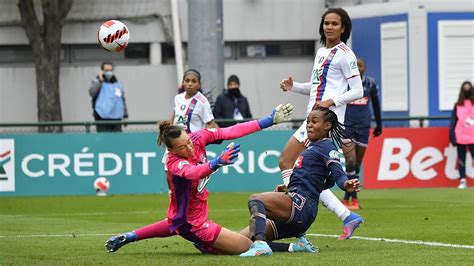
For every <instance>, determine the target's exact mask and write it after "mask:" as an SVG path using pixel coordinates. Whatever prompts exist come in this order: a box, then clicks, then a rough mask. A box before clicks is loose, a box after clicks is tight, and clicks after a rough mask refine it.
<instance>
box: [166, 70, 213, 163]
mask: <svg viewBox="0 0 474 266" xmlns="http://www.w3.org/2000/svg"><path fill="white" fill-rule="evenodd" d="M181 86H182V88H183V89H184V91H183V92H182V93H179V94H177V95H176V96H175V97H174V107H173V115H172V117H171V121H172V122H173V124H174V125H181V126H183V128H184V129H185V130H186V132H188V133H191V132H194V131H198V130H200V129H203V128H216V127H217V124H216V122H215V121H214V115H213V114H212V108H211V105H210V104H209V101H208V100H207V98H206V97H205V96H204V95H203V94H202V93H201V92H199V89H200V88H201V74H200V73H199V72H198V71H197V70H195V69H188V70H186V71H185V72H184V75H183V82H182V84H181ZM167 158H168V152H167V151H165V154H164V155H163V158H162V159H161V162H162V163H163V164H164V165H165V171H168V169H166V159H167Z"/></svg>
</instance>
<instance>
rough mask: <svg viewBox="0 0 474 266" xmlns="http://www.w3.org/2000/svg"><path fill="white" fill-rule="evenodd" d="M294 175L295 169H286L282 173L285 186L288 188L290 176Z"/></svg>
mask: <svg viewBox="0 0 474 266" xmlns="http://www.w3.org/2000/svg"><path fill="white" fill-rule="evenodd" d="M291 174H293V169H285V170H282V171H281V178H282V179H283V184H284V185H285V186H288V184H289V183H290V176H291Z"/></svg>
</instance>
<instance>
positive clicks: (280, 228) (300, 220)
mask: <svg viewBox="0 0 474 266" xmlns="http://www.w3.org/2000/svg"><path fill="white" fill-rule="evenodd" d="M288 195H289V196H290V197H291V199H292V200H293V205H292V207H291V216H290V219H288V221H286V222H275V221H272V220H269V221H270V224H271V225H272V227H273V232H274V234H275V240H276V239H282V238H289V237H298V236H300V235H301V234H303V233H304V232H306V231H307V230H308V229H309V227H310V226H311V225H312V224H313V222H314V220H315V219H316V216H317V215H318V202H317V201H313V200H310V199H307V198H305V197H303V196H301V195H300V194H297V193H291V192H290V193H288Z"/></svg>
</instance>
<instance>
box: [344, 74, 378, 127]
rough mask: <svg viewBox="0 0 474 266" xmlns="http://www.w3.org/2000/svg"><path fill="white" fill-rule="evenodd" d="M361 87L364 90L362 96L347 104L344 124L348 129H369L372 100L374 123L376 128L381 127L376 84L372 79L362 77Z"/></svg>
mask: <svg viewBox="0 0 474 266" xmlns="http://www.w3.org/2000/svg"><path fill="white" fill-rule="evenodd" d="M362 86H363V88H364V96H363V97H362V98H360V99H358V100H355V101H353V102H351V103H349V104H347V107H346V115H345V119H344V124H346V125H347V126H349V127H356V128H370V122H371V118H372V116H371V114H370V108H369V103H370V101H371V100H372V109H373V110H374V116H375V121H376V123H377V125H378V126H381V125H382V119H381V114H380V102H379V90H378V88H377V84H376V83H375V81H374V79H373V78H370V77H363V79H362Z"/></svg>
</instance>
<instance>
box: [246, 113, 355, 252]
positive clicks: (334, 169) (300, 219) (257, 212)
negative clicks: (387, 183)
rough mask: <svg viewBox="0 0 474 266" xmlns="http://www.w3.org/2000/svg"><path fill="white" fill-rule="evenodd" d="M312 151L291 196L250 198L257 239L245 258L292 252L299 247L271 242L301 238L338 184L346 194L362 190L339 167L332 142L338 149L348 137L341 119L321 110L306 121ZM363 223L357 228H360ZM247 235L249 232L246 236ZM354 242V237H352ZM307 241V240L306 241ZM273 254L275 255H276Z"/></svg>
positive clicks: (297, 172)
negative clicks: (328, 191) (323, 199)
mask: <svg viewBox="0 0 474 266" xmlns="http://www.w3.org/2000/svg"><path fill="white" fill-rule="evenodd" d="M306 123H307V125H306V130H307V133H308V139H309V140H310V141H311V143H310V145H309V147H308V148H307V149H306V150H304V151H303V152H302V153H301V154H300V155H299V156H298V158H297V159H296V161H295V164H294V166H293V173H292V175H291V177H290V183H289V184H288V188H287V192H266V193H260V194H254V195H252V196H251V197H250V199H249V202H248V208H249V211H250V225H249V227H248V229H244V230H249V232H248V233H249V236H250V237H251V238H252V239H253V240H254V242H253V244H252V246H251V247H250V249H249V250H248V251H247V252H245V253H242V254H241V256H244V257H247V256H248V257H250V256H261V255H271V254H272V253H273V251H284V250H288V251H292V249H294V248H295V247H297V246H298V245H294V244H284V243H278V244H280V245H276V244H277V243H272V248H270V246H269V245H268V243H267V240H268V241H271V240H275V239H282V238H288V237H300V236H301V235H302V234H304V232H306V230H308V228H309V227H310V226H311V224H312V223H313V222H314V220H315V219H316V216H317V214H318V202H319V195H320V193H321V192H322V191H323V190H325V189H329V188H331V187H332V186H334V184H335V183H336V184H337V185H338V186H339V187H340V188H341V189H344V190H346V191H349V192H352V191H358V190H359V186H360V183H359V181H358V180H357V179H348V178H347V176H346V175H345V172H344V170H343V169H342V166H341V164H340V162H339V152H338V151H337V148H336V146H335V145H334V143H333V142H332V140H331V139H330V138H329V136H331V137H332V138H333V140H334V141H335V142H336V143H338V144H339V145H341V144H342V140H343V139H344V138H346V134H345V132H344V130H343V128H342V124H341V123H339V122H338V119H337V115H336V114H335V113H334V112H333V111H331V110H330V109H328V108H325V107H317V108H316V109H315V110H313V111H311V112H310V113H309V114H308V117H307V119H306ZM359 225H360V223H354V226H359ZM244 234H245V232H244ZM349 237H350V236H349ZM301 238H303V240H304V241H306V239H305V238H304V237H301ZM272 249H273V250H272Z"/></svg>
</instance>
